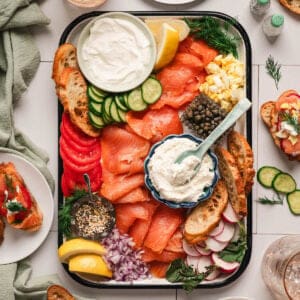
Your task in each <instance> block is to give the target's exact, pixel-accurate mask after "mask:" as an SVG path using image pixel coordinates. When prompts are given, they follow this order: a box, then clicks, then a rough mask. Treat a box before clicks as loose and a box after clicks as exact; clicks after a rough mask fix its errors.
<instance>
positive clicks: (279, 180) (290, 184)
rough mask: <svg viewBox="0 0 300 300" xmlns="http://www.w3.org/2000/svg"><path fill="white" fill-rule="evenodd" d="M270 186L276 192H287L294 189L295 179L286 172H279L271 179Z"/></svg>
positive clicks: (295, 185)
mask: <svg viewBox="0 0 300 300" xmlns="http://www.w3.org/2000/svg"><path fill="white" fill-rule="evenodd" d="M272 187H273V189H274V190H275V191H276V192H279V193H284V194H288V193H291V192H293V191H295V190H296V187H297V184H296V181H295V179H294V178H293V177H292V176H291V175H290V174H287V173H279V174H277V175H276V176H275V178H274V179H273V181H272Z"/></svg>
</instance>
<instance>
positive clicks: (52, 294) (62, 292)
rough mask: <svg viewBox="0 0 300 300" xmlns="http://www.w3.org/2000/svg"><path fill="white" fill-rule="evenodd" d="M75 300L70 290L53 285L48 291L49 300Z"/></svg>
mask: <svg viewBox="0 0 300 300" xmlns="http://www.w3.org/2000/svg"><path fill="white" fill-rule="evenodd" d="M58 299H60V300H75V298H74V297H73V296H72V295H71V294H70V292H69V291H68V290H66V289H65V288H64V287H62V286H60V285H58V284H53V285H50V286H49V287H48V289H47V300H58Z"/></svg>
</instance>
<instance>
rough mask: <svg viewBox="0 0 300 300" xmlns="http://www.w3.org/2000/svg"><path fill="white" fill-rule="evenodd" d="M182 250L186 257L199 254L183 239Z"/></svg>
mask: <svg viewBox="0 0 300 300" xmlns="http://www.w3.org/2000/svg"><path fill="white" fill-rule="evenodd" d="M182 248H183V250H184V252H185V253H186V254H187V255H190V256H199V255H200V253H199V252H198V251H197V250H196V249H195V247H194V246H193V245H191V244H189V243H188V242H187V241H186V240H185V239H183V240H182Z"/></svg>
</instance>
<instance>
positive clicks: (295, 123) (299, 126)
mask: <svg viewBox="0 0 300 300" xmlns="http://www.w3.org/2000/svg"><path fill="white" fill-rule="evenodd" d="M280 118H281V120H282V121H285V122H287V123H288V124H289V125H291V126H293V127H294V128H295V130H296V131H297V133H298V134H299V133H300V124H299V123H298V118H296V117H293V116H292V115H290V114H289V113H287V112H282V113H280Z"/></svg>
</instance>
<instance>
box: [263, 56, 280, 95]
mask: <svg viewBox="0 0 300 300" xmlns="http://www.w3.org/2000/svg"><path fill="white" fill-rule="evenodd" d="M265 67H266V70H267V73H268V74H269V75H270V76H271V77H272V78H273V79H274V81H275V86H276V88H277V90H278V83H279V80H280V79H281V72H280V69H281V65H280V64H279V63H278V62H275V60H274V58H273V56H272V55H269V57H268V59H267V61H266V66H265Z"/></svg>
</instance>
